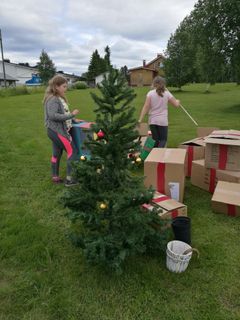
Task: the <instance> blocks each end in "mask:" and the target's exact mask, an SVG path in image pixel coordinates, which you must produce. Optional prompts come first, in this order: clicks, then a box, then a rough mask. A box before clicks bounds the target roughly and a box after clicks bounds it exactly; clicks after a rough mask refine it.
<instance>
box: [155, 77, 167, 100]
mask: <svg viewBox="0 0 240 320" xmlns="http://www.w3.org/2000/svg"><path fill="white" fill-rule="evenodd" d="M152 85H153V87H154V88H156V92H157V94H158V95H159V96H161V97H162V96H163V93H164V91H165V90H166V81H165V79H164V78H162V77H160V76H157V77H155V78H154V79H153V84H152Z"/></svg>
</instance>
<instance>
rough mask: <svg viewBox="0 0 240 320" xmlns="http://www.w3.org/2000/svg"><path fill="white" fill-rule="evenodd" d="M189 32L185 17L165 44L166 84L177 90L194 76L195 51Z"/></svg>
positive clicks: (190, 30) (187, 20)
mask: <svg viewBox="0 0 240 320" xmlns="http://www.w3.org/2000/svg"><path fill="white" fill-rule="evenodd" d="M191 32H192V25H191V20H190V18H189V17H187V18H185V19H184V20H183V22H182V23H181V24H180V26H179V27H178V28H177V30H176V31H175V33H174V34H173V35H171V37H170V39H169V41H168V44H167V50H166V59H165V61H164V71H165V74H166V78H167V82H168V84H169V85H172V86H175V87H177V88H179V89H181V87H182V86H183V85H185V84H187V83H188V82H191V81H193V78H194V74H195V69H194V58H195V49H194V46H193V41H192V36H191Z"/></svg>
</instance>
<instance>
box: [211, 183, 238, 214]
mask: <svg viewBox="0 0 240 320" xmlns="http://www.w3.org/2000/svg"><path fill="white" fill-rule="evenodd" d="M212 209H213V211H214V212H217V213H218V212H219V213H224V214H227V215H229V216H233V217H236V216H240V184H239V183H231V182H226V181H218V183H217V186H216V189H215V191H214V194H213V196H212Z"/></svg>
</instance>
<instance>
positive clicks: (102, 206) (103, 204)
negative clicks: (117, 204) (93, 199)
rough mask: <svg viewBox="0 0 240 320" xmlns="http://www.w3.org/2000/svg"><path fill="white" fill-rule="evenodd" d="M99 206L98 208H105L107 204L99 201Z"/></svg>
mask: <svg viewBox="0 0 240 320" xmlns="http://www.w3.org/2000/svg"><path fill="white" fill-rule="evenodd" d="M99 207H100V209H102V210H105V209H106V208H107V205H106V203H104V202H102V203H100V206H99Z"/></svg>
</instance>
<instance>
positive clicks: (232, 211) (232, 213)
mask: <svg viewBox="0 0 240 320" xmlns="http://www.w3.org/2000/svg"><path fill="white" fill-rule="evenodd" d="M227 209H228V216H231V217H236V206H235V205H234V204H227Z"/></svg>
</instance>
